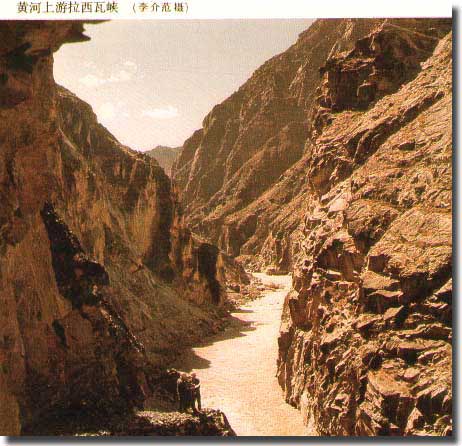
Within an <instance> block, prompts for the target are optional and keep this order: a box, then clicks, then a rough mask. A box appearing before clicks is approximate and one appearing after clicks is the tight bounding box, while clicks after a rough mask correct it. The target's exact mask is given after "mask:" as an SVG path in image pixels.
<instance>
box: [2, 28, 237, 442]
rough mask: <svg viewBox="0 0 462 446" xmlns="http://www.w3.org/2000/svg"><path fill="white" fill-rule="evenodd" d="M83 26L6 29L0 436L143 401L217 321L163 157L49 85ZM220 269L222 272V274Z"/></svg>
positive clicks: (227, 269)
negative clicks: (163, 372)
mask: <svg viewBox="0 0 462 446" xmlns="http://www.w3.org/2000/svg"><path fill="white" fill-rule="evenodd" d="M85 40H88V38H87V37H86V36H85V35H84V33H83V25H82V22H67V21H62V22H61V21H60V22H52V21H46V22H41V21H31V22H14V21H9V22H3V23H2V26H1V28H0V42H1V43H0V118H1V125H0V141H1V144H2V151H1V154H0V203H1V205H0V234H1V237H0V298H1V301H2V306H1V311H0V432H1V433H2V434H3V435H18V434H20V433H21V432H29V433H33V431H31V430H30V429H29V427H30V426H33V425H34V424H35V423H36V422H37V420H40V419H41V418H42V417H43V416H44V415H45V414H49V413H60V412H63V413H64V412H66V411H67V412H69V411H71V412H72V411H77V412H78V411H83V412H86V413H90V414H95V416H96V415H97V416H101V417H103V416H106V415H107V416H110V415H111V414H113V413H114V412H117V411H119V410H124V411H130V410H131V409H135V408H140V407H142V405H143V401H144V400H145V398H146V397H147V396H148V394H149V392H150V388H149V379H150V378H149V376H147V373H146V372H147V371H149V374H148V375H150V374H151V371H152V370H156V369H158V368H160V367H163V366H164V365H165V364H166V363H168V361H169V360H170V359H172V357H173V356H174V355H175V352H176V351H177V349H178V348H180V347H181V346H186V345H188V343H190V342H193V341H197V340H198V339H199V338H201V337H202V336H204V335H205V334H207V333H213V332H215V331H216V330H217V329H218V328H219V319H217V317H218V316H219V307H220V305H221V304H222V303H223V300H224V297H225V294H224V291H223V287H222V286H221V282H220V280H224V279H226V277H232V278H234V279H236V280H238V279H239V277H241V278H242V277H245V275H244V273H243V271H242V270H240V269H239V268H237V267H235V266H234V264H233V262H232V260H231V259H229V258H227V257H226V256H222V255H221V253H220V252H219V251H218V249H216V248H215V247H214V246H213V245H210V244H209V243H207V242H205V241H203V240H201V239H200V238H198V237H196V236H194V235H193V234H192V233H191V232H190V231H189V230H188V229H187V228H186V227H185V225H184V217H183V215H182V212H181V210H180V209H179V206H178V200H177V198H176V195H175V191H174V189H173V188H172V185H171V182H170V180H169V178H168V177H167V175H166V174H165V173H164V171H163V170H162V169H161V168H160V166H159V165H158V163H157V162H156V161H154V160H153V159H151V158H150V157H148V156H147V155H143V154H140V153H137V152H134V151H133V150H131V149H129V148H127V147H125V146H123V145H121V144H120V143H119V142H118V141H117V140H116V139H115V138H114V137H113V136H112V135H111V134H110V133H109V132H108V131H107V130H106V129H105V128H104V127H103V126H101V125H100V124H98V122H97V118H96V116H95V115H94V113H93V111H92V110H91V108H90V106H89V105H88V104H85V103H84V102H83V101H81V100H79V99H78V98H77V97H76V96H74V95H73V94H72V93H70V92H69V91H67V90H65V89H64V88H61V87H59V86H57V85H56V84H55V82H54V80H53V52H54V51H56V50H57V49H58V48H59V47H60V46H61V45H62V44H63V43H66V42H79V41H85ZM227 275H228V276H227Z"/></svg>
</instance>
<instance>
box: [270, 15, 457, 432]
mask: <svg viewBox="0 0 462 446" xmlns="http://www.w3.org/2000/svg"><path fill="white" fill-rule="evenodd" d="M424 24H425V25H426V26H428V28H429V32H428V33H425V27H424ZM418 27H419V28H418V29H419V34H417V33H416V32H415V30H414V29H410V30H408V31H406V29H403V28H404V27H402V28H398V29H396V28H395V27H394V26H386V25H385V26H383V27H381V28H379V29H378V30H377V31H375V32H374V33H372V34H371V35H370V36H368V37H367V39H364V40H362V41H360V47H361V51H359V53H358V49H355V50H354V51H353V52H351V53H349V54H346V55H344V56H343V57H337V58H336V59H335V61H334V62H331V61H328V62H327V64H326V68H325V69H323V70H322V72H323V84H322V86H321V88H320V89H319V92H320V96H319V103H320V107H322V109H321V108H320V110H322V114H323V119H320V120H318V121H317V125H318V127H317V129H316V133H315V134H316V137H315V138H314V139H313V141H312V145H311V155H310V160H309V162H307V164H306V167H307V170H306V173H307V179H308V181H309V182H310V192H309V193H308V194H307V195H306V199H307V200H308V201H309V207H310V210H309V211H308V212H305V213H304V221H303V223H302V225H301V227H300V228H299V233H298V234H297V236H296V237H297V238H296V240H297V242H296V243H297V246H298V252H297V254H296V263H295V268H294V279H293V290H292V291H291V293H290V294H289V295H288V296H287V298H286V302H285V307H284V314H283V321H282V326H281V334H280V337H279V360H278V376H279V381H280V384H281V386H282V387H283V389H284V391H285V395H286V399H287V401H289V402H290V403H291V404H294V405H296V406H297V407H300V409H301V410H302V411H303V413H304V415H305V416H306V418H311V419H313V420H314V422H315V424H316V426H317V428H318V431H319V432H320V433H323V434H329V435H351V434H355V435H450V434H451V432H452V390H451V389H452V363H451V357H452V348H451V341H452V325H451V321H452V261H451V257H452V240H451V238H452V216H451V188H452V186H451V183H452V170H451V157H452V140H451V133H452V132H451V119H452V114H451V103H452V84H451V82H452V80H451V78H452V69H451V50H452V47H451V43H452V40H451V34H447V35H446V36H444V37H441V36H443V35H444V34H446V32H447V31H448V25H447V24H446V23H444V22H443V23H437V24H436V25H435V24H433V23H432V22H429V23H428V24H427V23H426V22H424V21H422V22H419V23H418ZM395 30H396V31H395ZM430 30H431V33H430ZM395 32H396V33H398V35H397V36H395ZM420 33H423V34H424V36H431V38H432V39H433V40H434V41H435V44H432V45H430V46H429V47H428V48H427V56H428V57H426V58H425V59H424V60H422V62H421V65H418V64H417V63H414V62H413V63H412V64H411V65H412V67H413V68H412V69H410V71H409V72H407V71H406V68H403V66H401V68H400V70H401V69H402V70H403V71H399V73H398V74H399V76H398V74H394V73H393V70H395V69H396V66H400V65H395V64H393V66H391V67H390V70H387V71H386V72H385V73H381V71H380V70H376V71H375V75H374V79H375V80H374V82H375V83H376V84H375V85H380V80H381V77H380V76H382V75H383V76H385V77H386V82H384V84H385V85H386V90H379V89H378V90H375V93H374V94H375V95H377V94H379V96H382V97H381V99H379V100H377V101H374V100H373V101H372V102H370V103H368V104H366V103H363V102H361V101H362V99H359V98H362V96H361V94H362V93H360V94H359V95H358V96H354V97H353V96H348V97H346V96H343V97H342V96H341V94H342V92H343V91H345V90H346V87H347V83H346V84H344V88H343V89H342V88H339V82H340V83H343V82H348V80H341V81H339V76H338V75H337V74H336V75H334V76H333V80H332V77H331V73H332V71H330V70H333V71H334V72H335V73H342V75H341V76H340V78H341V77H342V76H345V78H346V79H349V78H355V79H358V78H362V77H364V76H363V74H362V73H356V74H354V73H351V66H352V59H355V61H354V65H355V66H358V67H360V68H359V69H360V70H363V69H365V68H364V66H366V65H367V64H369V63H370V60H369V59H368V57H369V54H370V53H368V50H367V48H368V47H364V46H363V45H366V43H367V45H370V46H371V47H372V48H375V49H374V51H377V47H376V46H374V42H375V40H379V41H380V42H383V39H385V40H386V43H387V45H388V46H387V48H389V51H391V52H393V51H394V50H395V48H394V45H395V43H396V45H398V48H396V53H399V51H401V50H402V48H403V46H402V44H401V42H402V39H407V40H406V41H410V42H413V39H414V36H416V35H417V36H418V40H419V42H420V43H422V42H423V41H425V38H424V37H421V35H420ZM384 36H386V37H384ZM416 38H417V37H416ZM433 40H432V41H433ZM428 41H430V40H428ZM433 47H434V49H433ZM379 48H380V47H379ZM404 48H407V50H406V51H407V52H406V56H407V57H410V58H411V59H412V58H413V57H417V55H416V54H421V53H420V51H423V50H422V48H417V49H416V50H415V53H413V52H412V50H411V48H413V46H412V45H411V44H410V45H409V47H404ZM360 54H365V56H364V57H366V60H365V61H363V63H361V60H360V59H358V57H360V56H359V55H360ZM374 54H376V53H374ZM361 57H363V56H361ZM374 57H377V56H374ZM419 59H422V57H421V56H420V55H419ZM343 63H345V64H346V68H345V71H344V70H343V66H342V64H343ZM374 70H375V68H372V69H370V68H367V70H366V71H370V72H371V73H373V72H374ZM345 72H346V73H348V75H346V74H345ZM368 76H370V75H368ZM409 76H410V78H409ZM390 79H394V80H395V81H396V82H398V80H404V82H403V83H402V84H401V85H399V84H397V83H395V84H393V82H391V81H390ZM406 80H407V81H406ZM361 82H366V83H367V84H369V83H370V77H364V80H363V81H361ZM358 84H359V82H355V85H358ZM361 85H364V84H361ZM331 88H332V89H333V91H331V90H330V89H331ZM374 88H376V87H374ZM357 91H358V92H359V91H360V88H359V87H358V89H357ZM348 95H350V93H348ZM329 98H330V99H329ZM358 100H360V102H358ZM334 104H336V105H335V106H334ZM360 110H363V111H360ZM317 116H318V117H319V116H320V115H319V113H318V115H317Z"/></svg>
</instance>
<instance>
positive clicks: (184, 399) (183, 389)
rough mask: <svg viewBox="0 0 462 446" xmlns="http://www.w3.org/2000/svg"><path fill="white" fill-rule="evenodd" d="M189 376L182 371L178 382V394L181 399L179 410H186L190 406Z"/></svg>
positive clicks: (179, 399)
mask: <svg viewBox="0 0 462 446" xmlns="http://www.w3.org/2000/svg"><path fill="white" fill-rule="evenodd" d="M187 378H188V376H187V375H186V373H181V375H180V377H179V378H178V380H177V382H176V394H177V397H178V401H179V411H180V412H185V411H186V409H187V406H188V393H189V389H188V382H187Z"/></svg>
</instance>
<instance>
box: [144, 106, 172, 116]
mask: <svg viewBox="0 0 462 446" xmlns="http://www.w3.org/2000/svg"><path fill="white" fill-rule="evenodd" d="M179 115H180V114H179V113H178V109H177V108H176V107H174V106H173V105H169V106H167V107H163V108H152V109H148V110H144V111H143V112H142V113H141V116H147V117H148V118H152V119H172V118H176V117H177V116H179Z"/></svg>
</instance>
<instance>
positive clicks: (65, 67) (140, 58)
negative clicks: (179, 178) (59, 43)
mask: <svg viewBox="0 0 462 446" xmlns="http://www.w3.org/2000/svg"><path fill="white" fill-rule="evenodd" d="M312 22H313V20H311V19H303V20H300V19H290V20H288V19H284V20H200V21H199V20H188V21H112V22H106V23H100V24H98V25H88V24H87V25H86V26H85V27H86V34H87V35H89V36H90V37H91V41H90V42H85V43H78V44H67V45H64V46H63V47H62V48H61V49H60V50H59V51H58V52H57V53H56V54H55V65H54V76H55V80H56V82H57V83H59V84H60V85H63V86H64V87H66V88H68V89H69V90H71V91H72V92H73V93H75V94H76V95H77V96H78V97H80V98H81V99H83V100H84V101H86V102H88V103H89V104H90V105H91V106H92V107H93V110H94V111H95V113H96V114H97V116H98V120H99V122H101V123H102V124H103V125H104V126H105V127H107V129H108V130H109V131H110V132H111V133H113V134H114V135H115V136H116V137H117V138H118V139H119V141H120V142H121V143H123V144H126V145H128V146H129V147H131V148H133V149H135V150H142V151H146V150H150V149H153V148H154V147H156V146H158V145H164V146H171V147H176V146H181V145H182V144H183V142H184V140H185V139H186V138H188V137H189V136H191V134H192V133H193V132H194V131H195V130H197V129H199V128H201V127H202V120H203V118H204V117H205V116H206V114H207V113H208V112H209V111H210V110H211V109H212V107H213V106H214V105H216V104H218V103H220V102H222V101H223V100H224V99H226V98H227V97H228V96H230V95H231V94H232V93H233V92H234V91H236V90H237V89H238V88H239V87H240V85H242V84H243V83H244V82H245V81H246V80H247V79H248V78H249V77H250V76H251V75H252V73H253V72H254V71H255V70H256V69H257V68H258V67H259V66H260V65H261V64H262V63H264V62H265V61H266V60H268V59H270V58H271V57H273V56H275V55H276V54H279V53H280V52H282V51H284V50H286V49H287V48H288V47H289V46H291V45H292V44H293V43H295V42H296V40H297V37H298V35H299V34H300V33H301V32H302V31H304V30H305V29H307V28H308V27H309V26H310V24H311V23H312Z"/></svg>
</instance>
